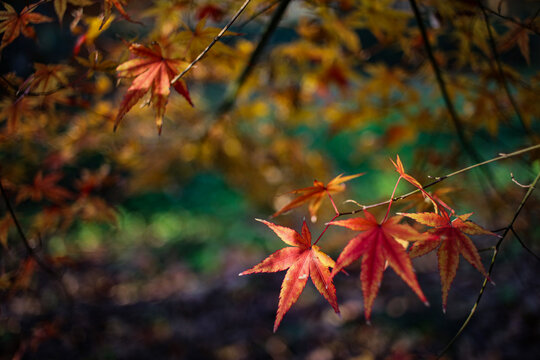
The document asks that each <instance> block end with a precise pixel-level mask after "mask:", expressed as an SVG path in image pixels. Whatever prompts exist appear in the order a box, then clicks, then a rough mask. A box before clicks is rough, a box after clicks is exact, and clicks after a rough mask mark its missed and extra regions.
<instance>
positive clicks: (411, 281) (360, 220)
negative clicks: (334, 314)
mask: <svg viewBox="0 0 540 360" xmlns="http://www.w3.org/2000/svg"><path fill="white" fill-rule="evenodd" d="M401 219H402V217H401V216H394V217H391V218H389V219H388V220H384V221H383V222H382V223H381V224H379V223H378V222H377V220H376V219H375V217H374V216H373V215H372V214H371V213H370V212H368V211H364V217H356V218H352V219H347V220H337V221H332V222H330V223H329V224H330V225H338V226H343V227H346V228H348V229H351V230H356V231H362V233H360V234H359V235H357V236H355V237H354V238H352V239H351V240H350V241H349V243H348V244H347V246H345V248H344V249H343V251H342V252H341V254H340V255H339V257H338V259H337V262H336V266H335V267H334V269H333V270H332V276H335V274H337V273H338V272H339V271H341V269H343V268H344V267H345V266H348V265H349V264H351V263H352V262H354V261H356V260H357V259H358V258H360V257H362V271H361V275H360V280H361V281H362V293H363V294H364V311H365V316H366V321H367V322H368V323H369V321H370V318H371V308H372V306H373V302H374V300H375V297H376V296H377V292H378V291H379V287H380V286H381V280H382V276H383V272H384V270H385V268H386V265H385V264H386V263H387V264H388V265H390V267H391V268H392V269H394V271H395V272H396V273H397V274H398V275H399V276H400V277H401V278H402V279H403V281H405V283H406V284H407V285H409V286H410V288H411V289H412V290H413V291H414V292H415V293H416V295H418V297H419V298H420V300H422V301H423V302H424V303H425V304H426V305H428V302H427V300H426V297H425V296H424V293H423V292H422V290H421V289H420V285H419V284H418V280H417V279H416V275H415V274H414V270H413V267H412V263H411V259H410V258H409V255H407V253H406V252H405V247H404V246H403V244H402V241H403V240H404V241H417V240H422V239H427V238H428V237H429V235H427V234H421V233H419V232H418V231H416V230H415V229H414V228H412V227H411V226H409V225H405V224H399V221H400V220H401Z"/></svg>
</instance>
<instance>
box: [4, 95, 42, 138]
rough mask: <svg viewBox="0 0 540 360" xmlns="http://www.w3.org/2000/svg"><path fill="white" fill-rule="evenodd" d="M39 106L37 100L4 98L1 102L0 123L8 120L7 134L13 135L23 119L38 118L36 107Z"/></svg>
mask: <svg viewBox="0 0 540 360" xmlns="http://www.w3.org/2000/svg"><path fill="white" fill-rule="evenodd" d="M37 106H38V99H37V98H29V97H20V98H18V99H10V98H7V97H6V98H4V99H3V100H1V101H0V121H2V120H4V119H5V120H7V129H6V130H7V134H12V133H13V132H15V130H16V129H17V126H18V125H19V123H20V122H21V119H22V118H23V117H24V118H32V117H34V118H35V116H37V114H38V112H37V111H35V110H34V109H35V107H37Z"/></svg>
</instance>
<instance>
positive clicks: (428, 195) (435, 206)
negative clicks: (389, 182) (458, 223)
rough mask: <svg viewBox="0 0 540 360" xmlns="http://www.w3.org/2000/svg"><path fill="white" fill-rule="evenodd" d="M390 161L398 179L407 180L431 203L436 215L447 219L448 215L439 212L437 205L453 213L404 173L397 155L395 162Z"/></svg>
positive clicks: (448, 207)
mask: <svg viewBox="0 0 540 360" xmlns="http://www.w3.org/2000/svg"><path fill="white" fill-rule="evenodd" d="M390 161H391V162H392V164H394V166H395V168H396V171H397V172H398V174H399V179H402V178H403V179H405V180H407V181H408V182H409V183H411V184H412V185H414V186H415V187H416V188H418V190H420V191H421V192H422V195H423V196H424V198H426V199H429V200H431V203H432V204H433V207H434V208H435V212H436V213H439V212H440V213H441V214H442V215H443V216H446V217H448V215H447V214H446V212H445V211H444V210H443V211H441V210H440V208H439V205H440V206H442V207H444V208H446V209H447V210H448V211H450V213H451V214H454V213H455V211H454V209H452V208H451V207H450V206H448V205H447V204H446V203H445V202H444V201H442V200H441V199H440V198H437V197H435V198H434V196H433V195H431V194H430V193H428V192H427V191H426V190H425V189H424V187H423V186H422V184H420V182H419V181H418V180H416V179H415V178H414V177H412V176H411V175H409V174H407V173H406V172H405V168H404V167H403V163H402V162H401V159H400V158H399V155H397V156H396V162H394V161H393V160H392V159H390ZM399 179H398V182H399ZM396 186H397V185H396Z"/></svg>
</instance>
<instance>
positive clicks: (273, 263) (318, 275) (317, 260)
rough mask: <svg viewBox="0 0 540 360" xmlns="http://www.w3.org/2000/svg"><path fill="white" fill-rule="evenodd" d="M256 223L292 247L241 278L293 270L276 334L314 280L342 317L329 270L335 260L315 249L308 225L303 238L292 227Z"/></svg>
mask: <svg viewBox="0 0 540 360" xmlns="http://www.w3.org/2000/svg"><path fill="white" fill-rule="evenodd" d="M256 220H257V221H260V222H262V223H263V224H265V225H267V226H268V227H269V228H270V229H272V230H273V231H274V232H275V233H276V235H277V236H279V237H280V239H281V240H283V242H284V243H286V244H287V245H290V246H289V247H286V248H283V249H280V250H278V251H276V252H275V253H273V254H271V255H270V256H268V257H267V258H266V259H264V260H263V261H262V262H261V263H259V264H257V265H255V266H254V267H252V268H251V269H249V270H246V271H244V272H242V273H240V274H239V275H240V276H242V275H247V274H253V273H261V272H277V271H282V270H287V269H289V270H287V273H286V274H285V279H283V283H282V285H281V292H280V294H279V305H278V310H277V315H276V321H275V323H274V332H276V330H277V328H278V326H279V324H280V323H281V320H282V319H283V316H284V315H285V313H287V311H289V309H290V308H291V306H292V305H293V304H294V303H295V302H296V300H298V297H300V294H301V293H302V290H304V287H305V286H306V283H307V279H308V278H311V281H312V282H313V284H314V285H315V287H316V288H317V290H319V292H320V293H321V295H322V296H324V298H325V299H326V300H327V301H328V302H329V303H330V305H332V307H333V308H334V311H335V312H336V313H338V314H339V308H338V304H337V298H336V288H335V287H334V284H333V283H332V279H331V277H330V271H329V270H328V268H329V267H334V266H335V263H334V260H332V259H331V258H330V257H329V256H328V255H326V254H325V253H323V252H322V251H321V250H320V248H319V247H318V246H317V245H311V233H310V232H309V229H308V227H307V225H306V222H305V221H304V223H303V224H302V234H299V233H297V232H296V231H295V230H293V229H291V228H288V227H284V226H279V225H276V224H273V223H271V222H268V221H264V220H259V219H256Z"/></svg>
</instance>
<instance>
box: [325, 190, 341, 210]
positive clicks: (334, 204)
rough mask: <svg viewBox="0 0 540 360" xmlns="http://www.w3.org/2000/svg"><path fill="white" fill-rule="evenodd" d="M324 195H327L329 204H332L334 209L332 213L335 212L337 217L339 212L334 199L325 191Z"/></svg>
mask: <svg viewBox="0 0 540 360" xmlns="http://www.w3.org/2000/svg"><path fill="white" fill-rule="evenodd" d="M326 195H328V198H329V199H330V202H331V203H332V206H333V207H334V211H335V212H336V215H339V210H338V208H337V206H336V203H335V202H334V199H333V198H332V195H330V193H329V192H328V190H326Z"/></svg>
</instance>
